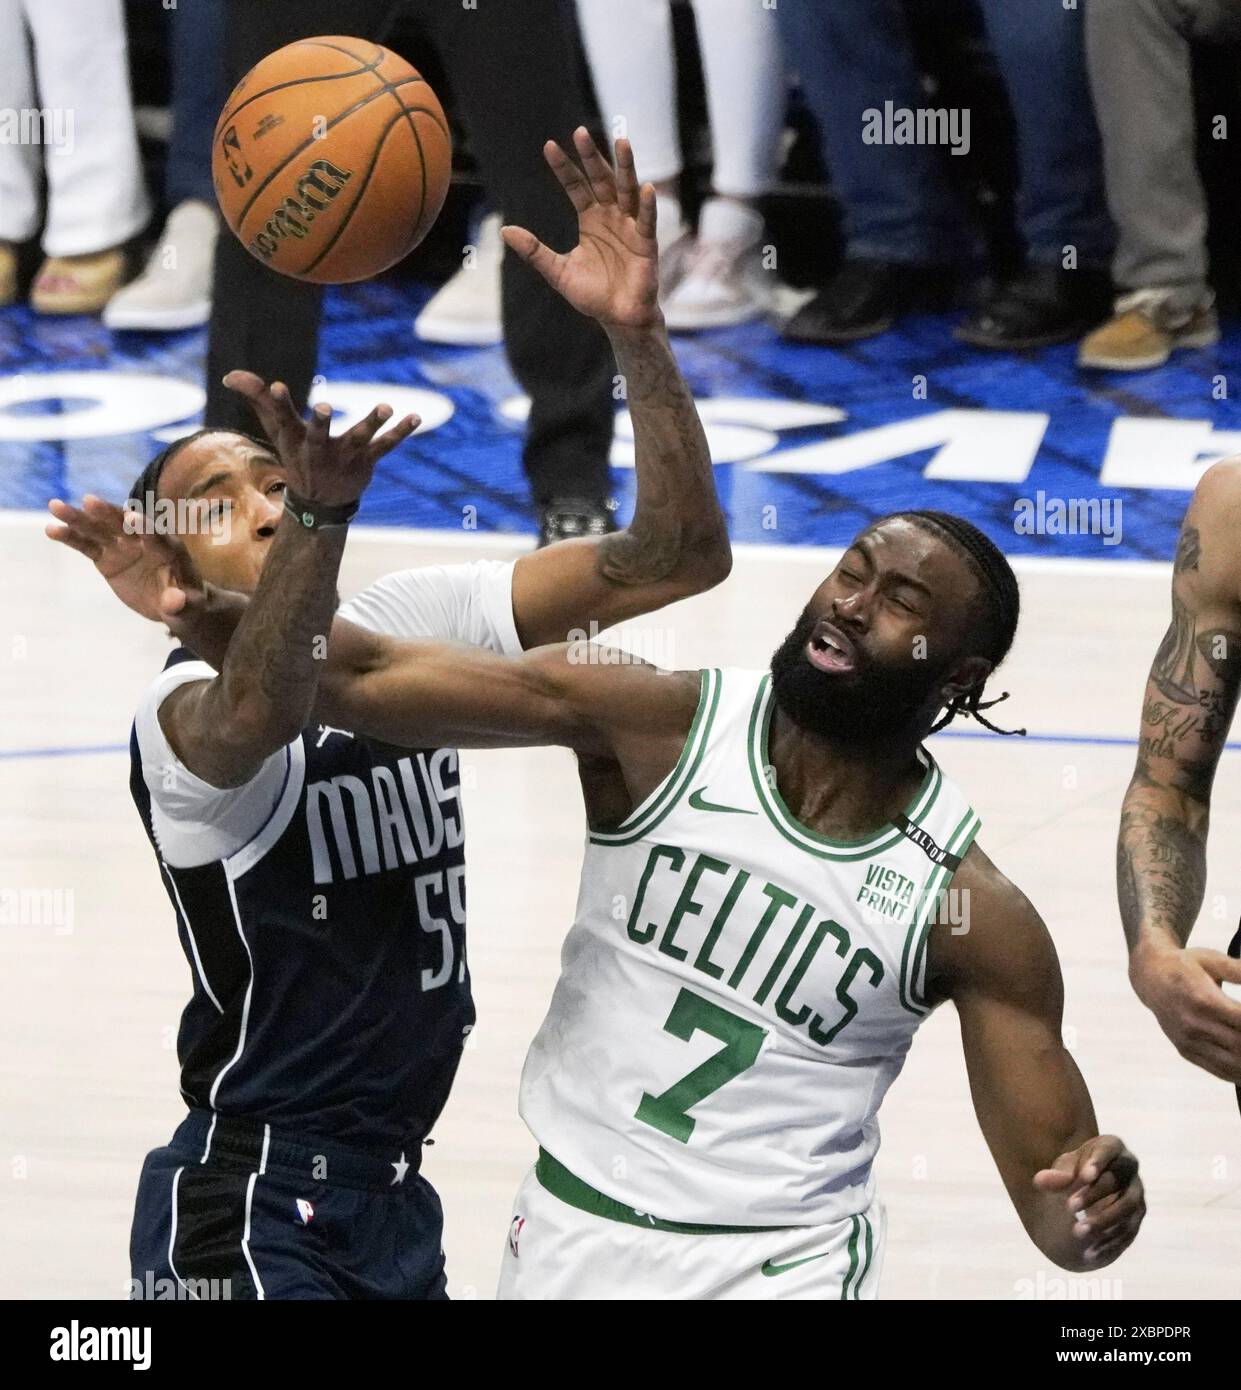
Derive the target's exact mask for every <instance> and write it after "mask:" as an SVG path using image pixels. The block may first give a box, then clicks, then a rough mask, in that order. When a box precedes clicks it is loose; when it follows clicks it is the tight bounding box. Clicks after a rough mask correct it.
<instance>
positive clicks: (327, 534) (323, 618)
mask: <svg viewBox="0 0 1241 1390" xmlns="http://www.w3.org/2000/svg"><path fill="white" fill-rule="evenodd" d="M344 548H345V528H344V527H343V526H341V527H332V528H330V529H328V530H325V531H305V530H303V529H302V528H301V527H299V526H293V525H289V526H281V527H280V529H279V530H278V532H277V533H276V539H275V540H274V541H273V542H272V547H271V553H270V554H269V555H268V557H267V563H266V564H265V565H264V566H263V574H262V578H261V579H260V580H259V586H258V589H257V590H256V591H255V595H254V598H253V599H252V600H251V602H250V603H249V605H248V606H247V607H246V609H245V612H244V615H243V616H242V618H241V621H240V622H239V623H238V625H237V631H236V634H235V635H234V637H233V640H232V642H231V643H230V644H229V647H228V654H227V656H226V658H225V660H224V664H223V667H222V668H221V673H220V674H221V680H220V697H219V698H220V699H221V700H223V701H224V702H226V703H225V708H234V709H245V710H246V711H247V717H248V720H249V721H250V722H251V724H254V725H261V726H265V727H269V728H272V729H279V730H281V731H284V732H288V731H290V730H292V731H293V732H296V730H298V729H300V728H301V727H302V726H303V725H304V724H305V723H307V721H308V720H309V717H310V712H311V709H312V707H313V705H314V699H315V691H316V685H317V681H318V677H319V674H320V672H321V671H322V670H323V666H324V658H325V656H326V652H327V642H328V634H329V633H330V631H331V627H332V614H333V612H334V610H335V607H336V578H337V574H338V572H339V570H340V559H341V555H342V554H343V553H344Z"/></svg>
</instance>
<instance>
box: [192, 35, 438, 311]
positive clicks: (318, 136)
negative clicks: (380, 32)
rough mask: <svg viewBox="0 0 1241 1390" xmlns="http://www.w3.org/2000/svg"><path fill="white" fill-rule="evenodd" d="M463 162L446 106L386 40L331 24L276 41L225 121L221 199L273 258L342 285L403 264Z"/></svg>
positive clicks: (219, 148)
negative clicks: (341, 32)
mask: <svg viewBox="0 0 1241 1390" xmlns="http://www.w3.org/2000/svg"><path fill="white" fill-rule="evenodd" d="M451 172H452V140H451V138H450V136H449V133H448V123H447V121H446V120H445V118H444V112H443V108H442V107H441V106H440V103H439V100H438V98H437V97H436V95H435V93H434V92H433V91H432V90H431V88H430V87H429V86H428V85H427V83H426V81H425V80H424V79H423V77H422V76H421V75H420V74H419V73H418V72H417V71H416V70H415V69H414V68H412V67H410V65H409V64H408V63H407V62H406V61H405V60H404V59H403V58H399V57H397V55H396V54H395V53H393V52H391V51H390V50H389V49H387V48H384V47H383V46H382V45H380V44H376V43H369V42H367V41H366V40H364V39H352V38H345V37H338V36H331V35H329V36H326V37H323V38H317V39H301V40H299V41H298V42H297V43H291V44H288V45H287V46H286V47H284V48H280V49H277V50H276V52H275V53H270V54H268V56H267V57H266V58H264V59H263V60H262V62H260V63H258V64H257V65H256V66H255V67H253V68H251V70H250V71H249V72H248V73H247V74H246V75H245V77H243V78H242V80H241V81H240V82H239V83H238V85H237V86H236V87H235V88H234V90H233V93H232V95H231V96H230V97H229V99H228V101H227V102H226V103H225V106H224V110H223V111H222V112H221V114H220V119H219V121H218V122H217V124H216V130H215V138H214V143H213V145H212V155H211V174H212V181H213V183H214V185H215V192H216V199H217V201H218V202H219V204H220V211H221V212H222V213H223V215H224V220H225V221H226V222H227V223H228V225H229V227H230V228H231V230H232V231H233V233H234V235H236V236H237V238H238V239H239V240H240V241H241V243H242V245H243V246H244V247H245V248H246V250H247V251H249V252H250V254H251V255H252V256H255V257H256V258H257V259H258V260H260V261H262V262H263V264H264V265H266V266H269V267H270V268H271V269H272V270H277V271H279V272H280V273H281V274H282V275H290V276H292V277H293V278H294V279H297V280H310V281H313V282H314V283H316V284H322V285H339V284H346V283H348V282H350V281H353V280H365V279H368V278H369V277H370V276H372V275H378V274H379V273H380V271H383V270H387V269H388V267H389V266H391V265H395V264H396V262H397V261H399V260H400V259H401V258H402V257H404V256H406V255H408V253H409V252H410V251H412V250H413V249H414V247H415V246H417V245H418V243H419V242H420V241H421V240H422V239H423V237H424V236H426V234H427V232H428V231H430V229H431V226H432V225H433V223H434V222H435V219H436V217H438V216H439V211H440V208H441V207H443V205H444V198H445V196H446V195H447V192H448V180H449V176H450V174H451Z"/></svg>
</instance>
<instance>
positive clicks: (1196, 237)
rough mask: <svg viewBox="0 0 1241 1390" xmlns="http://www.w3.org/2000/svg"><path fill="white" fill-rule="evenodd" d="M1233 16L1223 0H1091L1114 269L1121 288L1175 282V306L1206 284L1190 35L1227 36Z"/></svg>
mask: <svg viewBox="0 0 1241 1390" xmlns="http://www.w3.org/2000/svg"><path fill="white" fill-rule="evenodd" d="M1195 12H1196V14H1197V17H1198V24H1197V26H1195V27H1194V28H1193V29H1192V30H1191V27H1190V25H1189V24H1188V23H1187V21H1188V20H1189V18H1190V17H1191V15H1193V14H1194V13H1195ZM1237 24H1238V21H1237V16H1236V11H1235V8H1234V7H1232V6H1231V5H1225V4H1224V3H1222V0H1197V3H1196V2H1195V0H1091V4H1090V5H1089V6H1088V8H1087V13H1086V40H1087V57H1088V59H1089V65H1090V81H1091V85H1092V87H1093V89H1094V100H1095V106H1096V108H1097V110H1098V114H1099V125H1100V128H1101V130H1102V133H1103V151H1104V172H1105V174H1106V179H1107V198H1108V204H1109V206H1110V207H1111V210H1112V215H1113V217H1114V218H1115V219H1116V224H1117V228H1118V230H1119V241H1118V244H1117V249H1116V257H1115V261H1114V267H1113V276H1114V278H1115V281H1116V284H1117V287H1118V288H1119V289H1121V290H1122V291H1132V290H1138V289H1162V290H1168V291H1171V292H1172V293H1171V301H1170V302H1171V304H1172V307H1173V308H1175V309H1180V310H1188V309H1191V308H1193V307H1194V306H1196V305H1197V304H1198V303H1199V302H1200V301H1201V300H1202V298H1203V296H1204V295H1205V293H1206V290H1207V253H1206V233H1207V204H1206V193H1205V191H1204V189H1203V186H1202V179H1201V177H1200V175H1199V172H1198V166H1197V162H1196V153H1195V148H1194V145H1195V137H1194V101H1193V72H1192V63H1191V54H1190V39H1191V36H1195V35H1196V36H1198V37H1212V36H1215V35H1219V36H1220V37H1226V36H1227V34H1228V31H1229V30H1230V29H1231V30H1232V31H1234V33H1235V30H1236V28H1237Z"/></svg>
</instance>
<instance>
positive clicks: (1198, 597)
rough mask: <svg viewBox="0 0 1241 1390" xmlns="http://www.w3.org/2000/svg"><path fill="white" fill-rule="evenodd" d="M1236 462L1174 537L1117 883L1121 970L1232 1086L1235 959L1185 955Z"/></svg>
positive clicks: (1194, 905) (1230, 667) (1238, 471)
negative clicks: (1167, 610) (1124, 961)
mask: <svg viewBox="0 0 1241 1390" xmlns="http://www.w3.org/2000/svg"><path fill="white" fill-rule="evenodd" d="M1239 537H1241V461H1239V460H1230V461H1228V462H1225V463H1221V464H1217V465H1216V466H1215V467H1214V468H1212V469H1210V470H1209V471H1208V472H1207V473H1206V474H1205V475H1204V476H1203V478H1202V481H1201V482H1200V483H1199V485H1198V488H1197V491H1196V492H1195V493H1194V498H1193V501H1192V502H1191V504H1190V508H1189V511H1188V512H1187V513H1186V516H1185V521H1184V524H1183V526H1182V529H1181V535H1180V540H1179V542H1178V544H1177V552H1176V562H1175V565H1174V570H1173V579H1172V620H1171V623H1170V624H1169V627H1168V631H1167V633H1166V635H1165V636H1164V639H1163V642H1162V643H1161V644H1160V646H1159V650H1158V651H1157V652H1156V654H1155V660H1154V663H1153V664H1152V666H1151V671H1150V676H1149V678H1148V680H1147V684H1146V693H1145V697H1144V702H1143V706H1142V730H1141V737H1140V740H1139V744H1138V758H1137V765H1136V767H1135V768H1134V772H1133V779H1132V781H1131V782H1130V784H1129V790H1128V792H1127V793H1126V795H1125V801H1124V807H1123V810H1122V812H1121V820H1120V836H1119V841H1118V844H1117V857H1116V881H1117V891H1118V895H1119V900H1120V914H1121V920H1122V921H1123V923H1124V928H1125V939H1126V941H1127V943H1128V947H1129V977H1130V979H1131V981H1132V982H1133V986H1134V989H1135V990H1136V992H1137V994H1138V997H1139V998H1140V999H1141V1000H1142V1002H1143V1003H1144V1004H1146V1005H1147V1007H1148V1008H1150V1009H1151V1010H1152V1012H1153V1013H1154V1014H1155V1017H1156V1018H1157V1019H1158V1020H1159V1024H1160V1026H1161V1027H1162V1028H1163V1030H1164V1032H1165V1033H1166V1034H1167V1035H1168V1037H1169V1038H1171V1040H1172V1041H1173V1043H1175V1044H1176V1047H1177V1049H1178V1050H1179V1051H1180V1053H1181V1055H1182V1056H1184V1057H1186V1058H1187V1059H1188V1060H1190V1061H1192V1062H1195V1063H1196V1064H1197V1065H1198V1066H1201V1067H1203V1068H1205V1069H1206V1070H1207V1071H1209V1072H1211V1073H1212V1074H1213V1075H1215V1076H1219V1077H1222V1078H1224V1079H1226V1080H1230V1081H1234V1082H1238V1083H1241V1004H1237V1003H1234V1002H1233V1001H1231V1000H1230V999H1228V997H1227V996H1226V995H1225V994H1224V993H1223V991H1222V990H1221V989H1220V982H1221V981H1223V980H1234V981H1238V982H1241V964H1239V963H1238V962H1237V961H1234V960H1230V959H1229V958H1228V957H1227V956H1225V955H1224V954H1223V953H1222V952H1219V951H1213V950H1205V949H1191V948H1189V946H1188V941H1189V935H1190V932H1191V931H1192V929H1193V925H1194V921H1195V919H1196V918H1197V916H1198V911H1199V909H1200V908H1201V906H1202V897H1203V893H1204V891H1205V884H1206V843H1207V827H1208V823H1209V818H1210V802H1211V786H1212V783H1213V781H1214V778H1215V768H1216V765H1217V764H1218V762H1219V757H1220V754H1221V753H1222V752H1223V749H1224V744H1225V742H1226V740H1227V737H1228V730H1229V727H1230V725H1231V723H1232V717H1233V713H1234V711H1235V709H1236V705H1237V696H1238V691H1239V690H1241V541H1239V540H1238V538H1239Z"/></svg>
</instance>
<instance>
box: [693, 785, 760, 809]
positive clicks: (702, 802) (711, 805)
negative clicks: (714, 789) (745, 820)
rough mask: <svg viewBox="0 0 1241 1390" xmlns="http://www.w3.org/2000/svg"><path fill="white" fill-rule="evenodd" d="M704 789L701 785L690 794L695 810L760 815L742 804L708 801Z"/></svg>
mask: <svg viewBox="0 0 1241 1390" xmlns="http://www.w3.org/2000/svg"><path fill="white" fill-rule="evenodd" d="M703 790H704V789H703V788H702V787H699V788H698V789H697V790H696V791H692V792H690V794H689V804H690V805H691V806H692V807H693V808H694V810H695V811H724V812H726V813H727V814H729V815H733V816H756V815H758V812H757V811H747V810H745V809H744V808H742V807H741V806H721V805H720V804H719V803H717V802H714V801H708V800H707V799H706V797H705V796H703Z"/></svg>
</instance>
